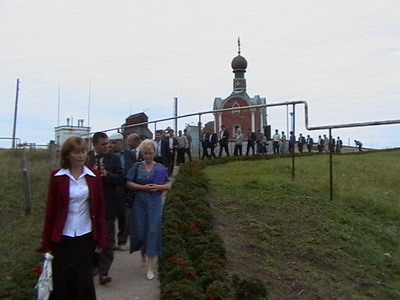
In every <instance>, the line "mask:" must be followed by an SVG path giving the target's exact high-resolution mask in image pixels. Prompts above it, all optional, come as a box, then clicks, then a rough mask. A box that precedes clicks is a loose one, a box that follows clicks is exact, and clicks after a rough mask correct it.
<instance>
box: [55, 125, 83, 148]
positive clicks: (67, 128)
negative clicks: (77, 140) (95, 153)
mask: <svg viewBox="0 0 400 300" xmlns="http://www.w3.org/2000/svg"><path fill="white" fill-rule="evenodd" d="M69 121H70V119H69V118H67V125H60V126H57V127H55V128H54V129H55V143H56V145H57V146H58V147H60V146H61V145H62V144H63V143H64V142H65V140H66V139H67V138H69V137H71V136H80V137H82V138H85V139H89V133H90V127H87V126H83V119H78V126H74V125H73V124H72V122H71V124H69Z"/></svg>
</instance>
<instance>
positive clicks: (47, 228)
mask: <svg viewBox="0 0 400 300" xmlns="http://www.w3.org/2000/svg"><path fill="white" fill-rule="evenodd" d="M169 134H170V135H169V136H167V134H166V132H164V133H163V134H162V136H164V137H163V138H162V141H163V143H164V146H166V142H167V141H168V142H169V140H168V139H169V138H170V137H172V138H173V135H172V134H171V131H169ZM160 139H161V137H160V134H159V137H158V138H156V140H154V141H153V140H150V139H144V140H142V139H141V138H140V136H139V135H137V134H136V133H132V134H130V135H129V136H128V137H127V138H126V140H125V139H124V137H123V135H122V134H120V133H114V134H112V135H110V136H108V135H107V134H106V133H104V132H97V133H95V134H94V135H93V137H92V143H93V150H92V151H88V145H87V143H86V141H85V140H84V139H82V138H80V137H70V138H68V139H67V140H66V141H65V142H64V143H63V145H62V147H61V158H60V161H61V164H60V168H59V169H57V170H54V171H52V172H51V175H50V184H49V190H48V199H47V206H46V211H45V221H44V229H43V235H42V244H41V248H40V251H41V252H42V253H51V254H52V256H54V259H53V291H52V293H51V296H50V299H96V292H95V287H94V282H93V276H94V275H95V274H96V273H98V274H99V283H100V284H101V285H104V284H107V283H109V282H111V280H112V279H111V277H110V276H109V270H110V268H111V265H112V262H113V259H114V250H115V249H118V250H122V251H124V250H126V244H127V240H128V237H129V238H130V252H134V251H140V253H141V257H142V262H143V263H144V264H146V265H147V273H146V277H147V278H148V279H149V280H152V279H153V278H154V276H155V275H154V264H155V260H156V259H157V257H158V256H160V255H161V249H162V245H161V221H162V205H163V204H162V199H161V194H162V193H163V192H164V191H167V190H169V189H170V188H171V184H170V180H169V175H170V172H168V170H169V168H168V167H170V165H169V164H168V163H169V162H170V161H164V160H163V159H164V157H163V156H162V155H161V156H158V155H159V154H160V153H161V152H160V151H161V148H163V146H161V145H160V143H159V141H160ZM178 144H179V142H178V141H177V143H176V144H175V142H174V141H173V142H172V145H173V146H175V145H176V146H177V145H178ZM125 145H127V147H125ZM169 145H171V144H170V143H169V144H168V146H169ZM167 149H168V151H169V150H170V148H169V147H168V148H167ZM177 149H179V148H178V146H177ZM164 150H165V149H163V151H164ZM165 151H166V150H165ZM169 154H171V152H169ZM160 157H161V159H160ZM160 160H161V161H162V163H160V162H158V161H160ZM116 219H118V233H117V234H116V232H115V224H116Z"/></svg>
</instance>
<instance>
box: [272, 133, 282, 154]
mask: <svg viewBox="0 0 400 300" xmlns="http://www.w3.org/2000/svg"><path fill="white" fill-rule="evenodd" d="M280 141H281V135H280V134H279V131H278V129H275V134H274V135H273V136H272V148H273V149H274V153H276V154H278V153H279V143H280Z"/></svg>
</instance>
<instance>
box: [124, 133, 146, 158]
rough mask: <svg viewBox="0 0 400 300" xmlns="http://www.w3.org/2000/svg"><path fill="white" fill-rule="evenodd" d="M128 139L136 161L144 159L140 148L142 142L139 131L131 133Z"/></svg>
mask: <svg viewBox="0 0 400 300" xmlns="http://www.w3.org/2000/svg"><path fill="white" fill-rule="evenodd" d="M126 139H127V142H128V147H129V149H130V150H131V151H132V153H133V156H134V162H137V161H142V160H143V155H142V152H140V149H139V146H140V143H141V142H142V140H141V138H140V136H139V135H138V134H137V133H131V134H130V135H128V137H127V138H126Z"/></svg>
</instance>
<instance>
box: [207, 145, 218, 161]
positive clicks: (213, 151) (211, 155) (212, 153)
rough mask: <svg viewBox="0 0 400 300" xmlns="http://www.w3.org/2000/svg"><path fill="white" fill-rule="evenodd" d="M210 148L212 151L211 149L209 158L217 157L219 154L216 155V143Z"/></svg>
mask: <svg viewBox="0 0 400 300" xmlns="http://www.w3.org/2000/svg"><path fill="white" fill-rule="evenodd" d="M209 148H210V151H211V153H210V156H209V158H213V157H214V158H217V156H216V155H215V145H212V146H210V147H209Z"/></svg>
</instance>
